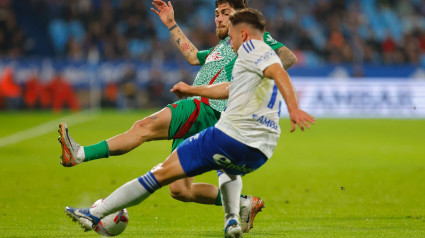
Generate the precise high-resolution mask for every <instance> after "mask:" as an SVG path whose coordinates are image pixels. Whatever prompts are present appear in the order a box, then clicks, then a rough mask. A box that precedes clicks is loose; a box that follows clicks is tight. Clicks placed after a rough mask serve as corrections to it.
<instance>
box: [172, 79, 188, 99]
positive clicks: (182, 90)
mask: <svg viewBox="0 0 425 238" xmlns="http://www.w3.org/2000/svg"><path fill="white" fill-rule="evenodd" d="M190 88H191V86H190V85H188V84H186V83H183V82H179V83H177V84H175V85H174V86H173V88H172V89H171V90H170V92H172V93H175V94H176V95H177V97H179V98H182V97H187V96H192V94H190Z"/></svg>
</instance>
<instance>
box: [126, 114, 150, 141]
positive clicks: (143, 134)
mask: <svg viewBox="0 0 425 238" xmlns="http://www.w3.org/2000/svg"><path fill="white" fill-rule="evenodd" d="M130 131H131V132H132V133H135V134H137V135H138V137H140V138H142V139H145V140H148V139H150V138H151V137H152V135H153V131H152V122H151V120H150V119H149V118H148V117H146V118H143V119H142V120H138V121H136V122H135V123H134V124H133V126H132V127H131V129H130Z"/></svg>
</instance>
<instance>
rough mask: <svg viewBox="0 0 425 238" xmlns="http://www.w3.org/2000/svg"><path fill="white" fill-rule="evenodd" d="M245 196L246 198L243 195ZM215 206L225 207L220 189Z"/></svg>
mask: <svg viewBox="0 0 425 238" xmlns="http://www.w3.org/2000/svg"><path fill="white" fill-rule="evenodd" d="M243 196H245V195H242V194H241V197H243ZM215 205H216V206H223V202H222V201H221V190H220V189H219V190H218V195H217V198H216V200H215Z"/></svg>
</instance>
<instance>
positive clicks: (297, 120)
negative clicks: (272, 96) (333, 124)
mask: <svg viewBox="0 0 425 238" xmlns="http://www.w3.org/2000/svg"><path fill="white" fill-rule="evenodd" d="M264 77H266V78H270V79H273V80H274V81H275V83H276V86H277V88H278V89H279V92H280V93H281V94H282V96H283V98H284V99H285V102H286V106H287V108H288V112H289V117H290V119H291V132H293V131H295V125H296V124H297V125H298V126H299V127H300V128H301V130H303V131H304V126H305V127H307V128H310V125H309V124H308V123H311V124H314V122H315V120H316V119H314V117H312V116H310V115H309V114H308V113H306V112H304V111H303V110H301V109H300V108H299V105H298V101H297V96H296V94H295V89H294V86H293V85H292V82H291V79H290V78H289V75H288V73H287V72H286V70H284V69H283V68H282V66H280V64H278V63H274V64H272V65H270V66H268V67H267V68H266V69H265V70H264Z"/></svg>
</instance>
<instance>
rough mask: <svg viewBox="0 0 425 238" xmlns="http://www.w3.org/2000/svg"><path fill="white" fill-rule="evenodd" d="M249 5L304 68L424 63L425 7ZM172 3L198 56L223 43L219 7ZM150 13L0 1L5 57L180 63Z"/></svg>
mask: <svg viewBox="0 0 425 238" xmlns="http://www.w3.org/2000/svg"><path fill="white" fill-rule="evenodd" d="M248 2H249V4H250V6H251V7H254V8H257V9H259V10H261V11H262V12H263V13H264V15H265V16H266V18H267V20H268V24H267V30H268V31H270V32H271V34H272V36H274V38H276V39H277V40H279V41H281V42H283V43H284V44H286V45H287V46H288V47H289V48H290V49H292V50H293V51H294V52H296V54H297V56H298V58H299V63H300V64H301V65H307V66H316V65H320V64H324V63H375V64H394V63H397V64H399V63H410V64H420V63H421V62H422V61H424V62H425V56H424V55H425V30H424V29H425V1H424V0H397V1H396V0H379V1H378V0H300V1H292V0H262V1H254V0H250V1H248ZM172 3H173V6H174V9H175V16H176V19H177V22H178V23H179V25H180V26H181V27H182V28H183V29H184V31H185V32H186V33H187V35H188V36H189V38H190V39H191V40H192V41H193V42H194V43H195V45H196V46H197V47H198V48H199V49H204V48H209V47H210V46H212V45H214V44H215V43H216V42H217V39H216V37H215V33H214V32H215V25H214V8H215V6H214V0H173V1H172ZM151 7H152V4H151V1H149V0H25V1H18V0H15V1H13V0H0V54H1V55H2V56H6V57H18V56H33V55H44V56H52V57H61V58H69V59H74V60H79V59H89V60H99V59H123V58H125V59H128V58H131V59H137V60H146V61H151V62H153V61H160V62H161V61H163V60H175V61H177V62H179V61H181V60H182V59H183V58H182V57H181V56H180V53H179V52H178V50H177V49H176V47H175V46H174V45H173V44H174V43H173V42H171V41H170V36H169V33H168V30H167V29H166V28H165V27H164V26H163V25H162V23H161V22H160V20H159V19H158V17H157V16H156V15H155V14H154V13H152V12H151V11H150V8H151ZM46 43H49V44H46ZM40 44H41V45H40ZM422 63H423V62H422Z"/></svg>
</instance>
